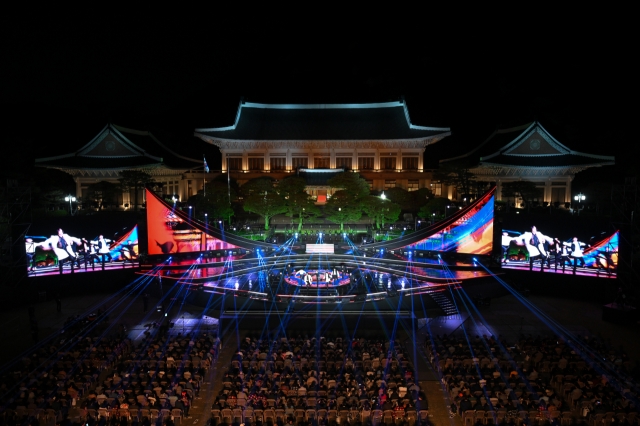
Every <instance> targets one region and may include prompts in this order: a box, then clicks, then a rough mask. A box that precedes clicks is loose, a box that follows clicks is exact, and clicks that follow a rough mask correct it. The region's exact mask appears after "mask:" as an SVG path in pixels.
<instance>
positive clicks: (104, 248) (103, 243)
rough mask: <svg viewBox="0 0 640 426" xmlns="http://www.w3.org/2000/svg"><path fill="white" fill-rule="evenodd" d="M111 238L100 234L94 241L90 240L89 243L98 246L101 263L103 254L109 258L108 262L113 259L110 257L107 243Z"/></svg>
mask: <svg viewBox="0 0 640 426" xmlns="http://www.w3.org/2000/svg"><path fill="white" fill-rule="evenodd" d="M110 242H111V240H108V239H106V238H105V237H104V236H103V235H100V236H99V237H98V239H97V240H96V241H91V244H93V245H96V246H98V253H100V256H101V257H102V263H104V262H105V260H104V258H105V256H106V257H108V258H109V262H111V261H112V260H113V259H112V258H111V252H110V251H109V243H110Z"/></svg>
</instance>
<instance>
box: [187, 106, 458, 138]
mask: <svg viewBox="0 0 640 426" xmlns="http://www.w3.org/2000/svg"><path fill="white" fill-rule="evenodd" d="M449 133H450V129H449V128H448V127H424V126H416V125H414V124H412V123H411V120H410V118H409V111H408V109H407V106H406V104H405V103H404V102H403V101H397V102H384V103H373V104H259V103H250V102H244V101H242V102H240V106H239V107H238V112H237V115H236V120H235V123H234V124H233V125H231V126H228V127H217V128H199V129H196V130H195V134H196V136H199V137H202V138H203V139H205V140H216V139H217V140H235V141H240V140H244V141H248V140H251V141H258V140H259V141H283V140H297V141H305V140H307V141H311V140H325V141H326V140H341V141H344V140H351V141H357V140H366V141H371V140H398V139H403V140H407V139H424V140H425V142H432V143H433V142H436V141H438V140H440V139H442V138H443V137H445V136H447V135H449Z"/></svg>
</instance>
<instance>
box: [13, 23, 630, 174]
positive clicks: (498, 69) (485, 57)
mask: <svg viewBox="0 0 640 426" xmlns="http://www.w3.org/2000/svg"><path fill="white" fill-rule="evenodd" d="M123 15H124V16H126V15H127V14H126V13H125V14H123ZM506 21H509V20H506ZM205 22H207V21H205ZM208 22H209V24H208V25H203V24H201V23H199V22H191V21H189V22H186V23H185V22H180V23H179V24H176V23H175V22H172V21H159V20H156V19H151V18H145V17H144V16H137V17H133V18H126V17H125V18H123V17H122V16H118V17H113V16H106V15H105V16H102V15H95V16H92V17H91V19H86V20H78V19H75V18H73V17H68V18H62V19H49V17H47V18H42V19H39V18H37V17H32V16H29V17H28V19H27V18H15V19H10V20H8V21H7V22H5V27H4V29H3V31H4V32H5V34H6V37H4V38H3V41H2V51H3V56H4V60H3V63H4V65H3V68H2V74H3V78H2V86H3V87H2V93H3V96H2V101H1V102H2V104H3V110H4V111H5V114H4V116H5V119H6V124H5V126H4V127H5V129H6V130H5V135H4V137H5V138H6V139H5V142H6V143H5V144H4V145H5V146H8V147H9V149H10V155H12V156H13V157H14V158H17V159H19V161H16V162H15V164H16V165H20V164H22V162H23V160H24V162H25V163H28V160H29V158H33V157H40V156H42V155H41V154H46V155H52V153H53V154H56V153H58V154H60V153H64V152H67V151H68V150H70V149H74V148H78V147H79V146H82V145H83V144H84V143H86V142H87V141H88V140H90V139H91V138H92V137H93V136H95V134H96V133H97V132H98V131H99V130H100V129H101V128H102V127H103V126H104V125H105V124H106V123H107V122H109V121H111V122H113V123H116V124H120V125H123V126H128V127H133V128H138V129H156V128H158V129H162V130H163V131H166V132H167V133H169V134H171V135H172V140H174V141H184V140H190V138H191V135H192V133H193V129H194V128H195V127H202V126H207V127H210V126H223V125H229V124H231V123H232V122H233V119H234V117H235V113H236V109H237V105H238V101H239V100H240V98H241V97H244V99H246V100H248V101H254V102H266V103H340V102H349V103H354V102H378V101H388V100H397V99H399V98H401V97H404V99H405V100H406V101H407V103H408V106H409V111H410V114H411V118H412V121H413V122H414V123H415V124H420V125H431V126H450V127H451V128H452V132H453V136H452V137H450V138H448V139H445V140H443V141H441V142H440V143H439V144H437V145H438V146H434V147H433V148H430V150H429V151H428V156H429V158H428V161H429V160H433V161H434V162H435V161H437V158H438V157H442V158H446V157H448V156H450V154H451V153H452V152H453V153H456V154H459V153H461V151H462V150H468V149H470V148H472V147H474V146H475V145H477V144H478V143H480V142H482V141H483V140H484V139H485V138H486V137H487V136H488V135H489V134H490V133H491V132H492V131H493V130H494V129H495V128H496V127H497V126H511V125H519V124H523V123H527V122H530V121H532V120H534V119H538V120H539V121H540V122H541V123H542V124H543V126H545V128H547V130H549V131H550V132H551V133H552V134H553V135H554V136H555V137H556V138H557V139H559V140H560V141H561V142H563V143H564V144H565V145H567V146H569V147H570V148H572V149H575V150H578V151H584V152H590V153H596V154H609V155H616V157H617V160H618V163H619V164H620V166H619V167H616V168H615V169H614V170H612V171H611V172H610V173H607V176H611V177H612V178H614V177H615V178H616V179H617V178H619V177H620V176H622V175H624V174H626V173H629V171H628V170H629V167H630V166H631V165H633V164H634V162H633V161H632V160H631V158H630V156H629V155H628V154H627V155H624V153H625V151H624V150H623V149H622V148H623V147H624V145H625V144H630V143H631V140H632V138H633V137H634V136H635V132H633V130H632V129H631V123H632V118H633V116H632V114H633V110H635V109H637V107H632V106H633V102H634V101H635V95H633V93H634V92H635V91H636V86H637V83H635V78H636V73H635V71H634V70H635V69H636V65H635V63H634V61H633V57H632V56H633V55H635V51H634V50H629V49H628V47H630V46H631V44H632V43H631V42H629V41H627V40H629V39H628V38H627V37H626V35H625V32H630V31H631V30H630V29H628V30H627V29H625V28H624V26H623V25H621V27H620V28H616V29H615V33H614V34H612V33H611V32H610V31H607V32H604V31H603V30H601V29H598V28H595V29H594V28H593V27H592V26H590V25H589V22H586V23H583V24H575V23H573V22H570V21H563V20H557V21H550V20H548V19H546V20H545V21H544V22H536V26H535V30H534V28H533V27H532V24H533V22H527V21H524V20H521V19H517V20H513V21H512V22H510V23H509V24H505V23H504V22H498V24H496V23H490V22H487V23H485V24H486V25H484V24H483V25H480V26H478V28H469V27H465V26H462V25H454V24H440V25H439V26H438V28H436V27H434V26H426V25H425V26H424V27H420V28H415V29H413V30H410V29H405V30H402V31H392V30H390V27H389V25H382V24H381V25H377V24H370V25H365V26H364V27H363V26H362V25H358V28H354V26H353V25H335V26H333V27H331V29H330V30H329V28H326V27H324V28H317V29H314V28H307V27H305V26H304V25H303V26H298V27H297V28H295V29H293V28H290V27H283V26H280V25H277V24H276V23H273V24H272V25H271V24H270V25H261V26H255V25H252V24H251V23H247V22H244V23H240V24H239V25H238V26H237V27H235V26H233V25H231V24H229V25H226V26H219V25H214V24H213V21H208ZM458 27H461V28H460V29H458ZM341 28H345V29H344V30H342V29H341ZM487 28H489V30H487ZM414 30H415V31H414ZM632 52H633V53H632ZM632 77H633V78H632ZM627 152H628V151H627ZM577 183H579V182H577Z"/></svg>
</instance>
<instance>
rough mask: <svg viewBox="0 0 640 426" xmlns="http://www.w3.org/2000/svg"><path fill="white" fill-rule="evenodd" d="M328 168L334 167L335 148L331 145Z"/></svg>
mask: <svg viewBox="0 0 640 426" xmlns="http://www.w3.org/2000/svg"><path fill="white" fill-rule="evenodd" d="M329 168H330V169H335V168H336V150H335V148H333V147H331V148H329Z"/></svg>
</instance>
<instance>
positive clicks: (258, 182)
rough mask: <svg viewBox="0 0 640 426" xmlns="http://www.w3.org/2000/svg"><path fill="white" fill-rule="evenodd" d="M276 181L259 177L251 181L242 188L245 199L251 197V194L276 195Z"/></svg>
mask: <svg viewBox="0 0 640 426" xmlns="http://www.w3.org/2000/svg"><path fill="white" fill-rule="evenodd" d="M275 183H276V182H275V179H273V178H270V177H266V176H265V177H259V178H255V179H251V180H249V181H248V182H247V183H245V184H244V185H242V186H241V187H240V191H241V192H242V195H243V196H244V197H249V196H250V195H251V194H254V193H256V194H261V195H264V193H265V192H267V193H275V192H276V187H275Z"/></svg>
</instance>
